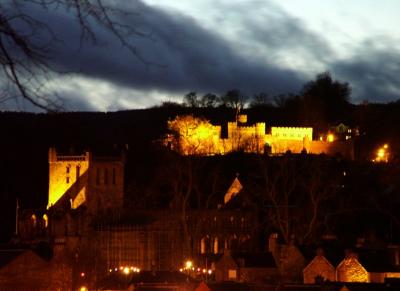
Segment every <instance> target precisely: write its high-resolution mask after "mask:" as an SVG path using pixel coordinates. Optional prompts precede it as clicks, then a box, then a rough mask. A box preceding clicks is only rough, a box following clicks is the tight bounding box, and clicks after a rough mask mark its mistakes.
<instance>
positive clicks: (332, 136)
mask: <svg viewBox="0 0 400 291" xmlns="http://www.w3.org/2000/svg"><path fill="white" fill-rule="evenodd" d="M327 140H328V141H329V142H333V141H334V140H335V136H334V135H333V134H332V133H330V134H328V136H327Z"/></svg>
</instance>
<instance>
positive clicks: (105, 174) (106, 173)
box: [104, 168, 108, 185]
mask: <svg viewBox="0 0 400 291" xmlns="http://www.w3.org/2000/svg"><path fill="white" fill-rule="evenodd" d="M104 184H105V185H107V184H108V169H107V168H105V169H104Z"/></svg>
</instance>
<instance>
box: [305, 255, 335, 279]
mask: <svg viewBox="0 0 400 291" xmlns="http://www.w3.org/2000/svg"><path fill="white" fill-rule="evenodd" d="M303 278H304V284H314V283H316V280H317V278H321V279H323V281H331V282H334V281H335V280H336V278H335V267H334V266H332V264H331V263H330V262H329V261H328V260H327V259H326V258H325V257H324V256H323V255H317V256H315V258H314V259H313V260H312V261H311V262H310V263H309V264H308V265H307V266H306V267H305V268H304V270H303Z"/></svg>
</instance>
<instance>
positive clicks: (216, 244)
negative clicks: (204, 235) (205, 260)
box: [213, 237, 218, 254]
mask: <svg viewBox="0 0 400 291" xmlns="http://www.w3.org/2000/svg"><path fill="white" fill-rule="evenodd" d="M213 252H214V254H218V238H217V237H215V238H214V245H213Z"/></svg>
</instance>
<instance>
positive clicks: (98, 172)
mask: <svg viewBox="0 0 400 291" xmlns="http://www.w3.org/2000/svg"><path fill="white" fill-rule="evenodd" d="M123 186H124V158H123V157H94V156H92V154H91V153H89V152H85V153H84V154H83V155H59V154H58V153H57V151H56V149H55V148H50V149H49V193H48V204H47V208H48V209H49V208H50V207H53V206H57V205H59V206H61V205H67V204H69V206H70V208H71V209H76V208H78V207H79V206H81V205H85V206H86V208H87V210H88V212H89V213H91V214H96V213H98V212H99V211H107V210H112V211H115V210H118V209H121V208H122V204H123Z"/></svg>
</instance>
